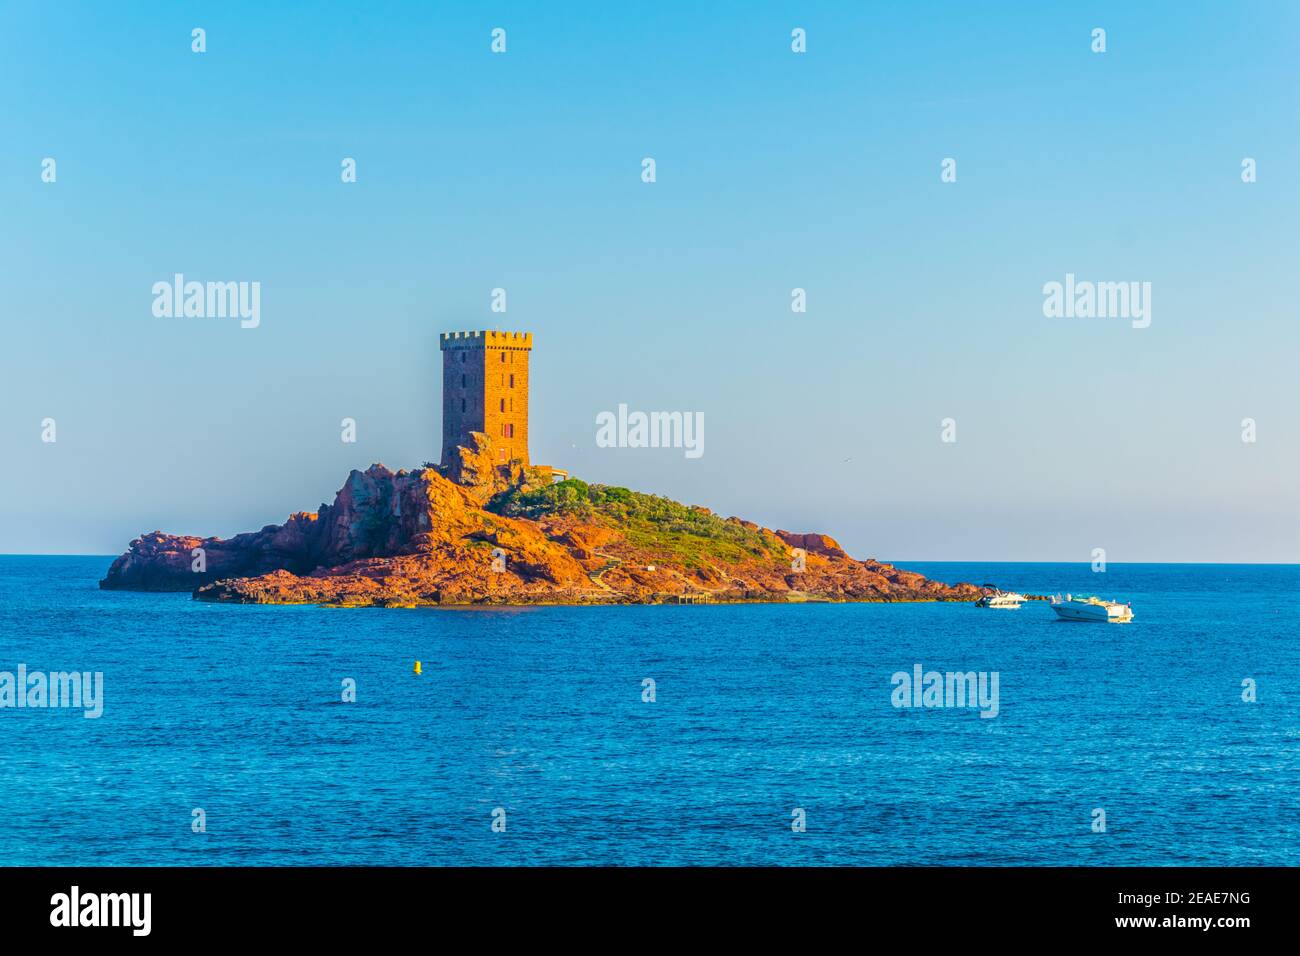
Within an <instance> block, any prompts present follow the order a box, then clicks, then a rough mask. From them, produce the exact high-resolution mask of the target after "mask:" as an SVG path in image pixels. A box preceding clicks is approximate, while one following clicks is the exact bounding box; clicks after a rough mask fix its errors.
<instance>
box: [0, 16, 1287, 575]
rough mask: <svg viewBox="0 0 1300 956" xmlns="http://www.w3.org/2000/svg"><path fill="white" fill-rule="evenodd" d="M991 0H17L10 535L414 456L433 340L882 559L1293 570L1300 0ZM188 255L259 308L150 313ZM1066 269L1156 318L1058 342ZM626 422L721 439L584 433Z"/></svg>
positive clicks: (636, 452)
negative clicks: (1143, 289)
mask: <svg viewBox="0 0 1300 956" xmlns="http://www.w3.org/2000/svg"><path fill="white" fill-rule="evenodd" d="M1002 6H1003V7H1004V9H1003V10H1002V11H1000V12H999V11H997V10H994V9H991V5H987V4H975V3H958V2H951V3H931V4H913V3H908V4H894V3H889V4H886V3H871V4H857V3H855V4H849V3H827V4H810V3H740V2H736V3H719V4H694V3H680V4H677V3H654V4H635V5H634V4H612V3H566V4H545V5H544V4H537V3H526V4H517V5H516V4H496V3H494V4H479V3H474V4H469V3H463V4H446V3H440V4H430V3H384V4H380V3H374V4H371V3H346V4H344V3H339V4H328V3H326V4H307V3H302V4H263V3H221V4H198V3H194V4H189V3H170V2H169V3H139V4H129V5H128V4H104V3H95V4H91V3H87V4H69V3H46V2H29V3H22V2H10V3H6V4H4V5H3V6H0V90H3V93H0V258H2V259H3V263H4V265H3V269H0V310H2V314H3V347H0V448H2V449H3V456H4V457H3V467H0V552H48V553H102V554H110V553H117V552H120V551H122V550H124V549H125V547H126V545H127V543H128V542H129V541H130V539H131V538H132V537H134V536H135V535H137V534H139V533H140V532H142V531H148V530H152V529H155V528H160V529H162V530H166V531H173V532H188V533H201V534H220V535H223V536H225V535H230V534H233V533H236V532H239V531H243V530H255V529H257V528H259V527H261V526H262V525H264V524H268V523H271V522H279V521H282V520H283V519H284V517H285V516H286V515H287V514H288V513H290V512H292V511H296V510H304V509H306V510H311V509H314V508H316V507H317V505H318V504H319V503H320V502H322V501H327V500H332V498H333V494H334V492H335V491H336V490H337V488H338V487H339V486H340V485H341V484H342V482H343V480H344V478H345V477H346V474H347V472H348V470H349V469H351V468H364V467H366V466H367V465H368V464H370V463H371V462H374V461H383V462H384V463H386V464H388V465H389V466H390V467H393V468H398V467H412V466H418V465H419V464H420V463H421V462H423V461H425V460H427V459H432V458H436V457H437V454H438V448H439V441H440V438H439V435H440V383H441V364H440V359H439V353H438V347H437V334H438V332H440V331H444V330H457V329H476V328H477V329H483V328H505V329H521V330H527V331H531V332H532V333H533V334H534V336H535V350H534V353H533V357H532V418H531V430H532V443H531V444H532V456H533V459H534V461H536V462H541V463H549V464H554V465H558V466H560V467H565V468H568V469H569V470H571V471H572V472H573V473H574V474H575V475H577V476H579V477H582V478H585V479H588V480H591V481H599V482H606V483H613V484H622V485H627V486H630V487H633V488H637V489H640V490H644V491H652V492H656V493H661V494H666V495H669V496H671V497H674V498H677V499H680V500H684V501H687V502H691V503H699V504H704V505H707V506H709V507H711V508H713V509H715V510H717V511H719V512H721V513H723V514H738V515H741V516H744V517H747V518H751V519H753V520H756V521H759V522H761V523H763V524H766V525H768V526H771V527H779V528H785V529H789V530H794V531H822V532H826V533H829V534H832V535H834V536H836V537H837V538H839V539H840V540H841V542H842V543H843V544H844V545H845V546H846V547H847V548H848V549H849V551H850V552H851V553H853V554H854V555H856V556H859V557H866V556H876V557H880V558H892V559H895V560H907V559H912V560H924V559H936V560H1069V561H1074V560H1078V561H1087V560H1089V558H1090V554H1091V550H1092V549H1093V548H1095V547H1104V548H1106V550H1107V554H1108V558H1109V560H1111V561H1118V562H1122V561H1292V562H1293V561H1300V482H1297V480H1296V475H1297V470H1298V469H1297V466H1300V421H1298V420H1297V412H1300V401H1297V398H1298V397H1300V384H1297V383H1298V380H1300V375H1298V374H1297V365H1298V364H1300V363H1298V362H1297V357H1298V356H1300V324H1298V322H1297V319H1298V318H1300V315H1297V312H1298V310H1300V305H1298V300H1297V296H1296V294H1295V285H1294V284H1295V281H1296V274H1297V268H1296V267H1297V252H1298V251H1300V248H1298V247H1300V240H1298V239H1297V234H1298V233H1297V221H1298V218H1300V217H1298V216H1297V213H1298V212H1300V190H1297V180H1296V170H1297V167H1298V165H1300V123H1298V120H1300V95H1298V93H1300V84H1298V83H1297V68H1298V64H1300V7H1298V6H1297V5H1295V4H1293V3H1288V2H1250V3H1227V2H1224V3H1216V4H1206V3H1187V2H1179V3H1172V2H1171V3H1142V4H1132V3H1112V4H1106V3H1095V4H1094V3H1087V4H1085V3H1078V4H1064V3H1035V4H1025V3H1015V4H1012V3H1007V4H1003V5H1002ZM705 7H707V9H701V8H705ZM195 27H202V28H204V29H205V30H206V32H207V36H206V38H207V52H206V53H202V54H197V53H194V52H192V51H191V30H192V29H193V28H195ZM494 27H502V28H504V29H505V30H506V31H507V33H506V36H507V52H506V53H505V54H493V53H492V52H491V50H490V43H491V35H490V34H491V31H492V29H493V28H494ZM795 27H802V28H804V29H805V30H806V31H807V52H806V53H804V54H796V53H793V52H792V51H791V47H790V44H791V30H792V29H794V28H795ZM1095 27H1102V28H1104V29H1105V30H1106V31H1107V32H1106V47H1107V49H1106V52H1105V53H1094V52H1093V51H1092V49H1091V47H1092V37H1091V33H1092V30H1093V29H1094V28H1095ZM46 157H50V158H53V159H55V160H56V163H57V166H56V174H57V179H56V181H55V182H53V183H47V182H42V160H43V159H45V158H46ZM345 157H353V158H355V159H356V162H357V182H356V183H343V182H342V181H341V177H340V164H341V161H342V160H343V158H345ZM645 157H653V158H654V160H655V161H656V175H657V181H656V182H654V183H653V184H647V183H644V182H642V178H641V172H642V159H643V158H645ZM948 157H951V158H954V159H956V161H957V181H956V182H953V183H943V182H941V181H940V171H941V165H940V164H941V162H942V161H943V160H944V159H945V158H948ZM1246 157H1250V158H1254V159H1255V160H1256V163H1257V176H1258V181H1257V182H1254V183H1250V184H1247V183H1243V182H1242V177H1241V172H1242V165H1241V164H1242V160H1243V159H1244V158H1246ZM177 272H181V273H184V274H185V276H186V277H187V278H190V279H197V280H200V281H209V280H211V281H227V280H229V281H240V280H243V281H258V282H260V283H261V324H260V326H259V327H258V328H256V329H241V328H240V327H239V325H238V323H237V322H235V321H231V320H222V319H197V318H189V319H185V318H177V319H168V318H156V317H155V316H154V315H153V313H152V308H151V307H152V304H153V295H152V292H151V288H152V286H153V284H154V283H155V282H158V281H168V280H170V278H171V277H172V275H173V274H174V273H177ZM1066 273H1074V274H1076V275H1077V276H1078V277H1079V278H1080V279H1081V280H1083V279H1089V280H1094V281H1144V282H1150V283H1151V285H1152V296H1151V319H1152V321H1151V325H1150V327H1149V328H1145V329H1134V328H1132V327H1131V323H1130V322H1129V321H1127V320H1125V319H1114V318H1112V319H1078V318H1073V319H1066V318H1047V317H1045V316H1044V314H1043V291H1042V289H1043V285H1044V284H1045V283H1047V282H1051V281H1064V278H1065V275H1066ZM496 287H502V288H505V289H506V290H507V296H508V298H507V303H508V312H507V313H506V314H505V315H498V314H493V313H492V312H491V311H490V294H491V290H492V289H493V288H496ZM796 287H801V288H804V289H806V290H807V302H808V308H807V312H806V313H794V312H792V311H791V307H790V303H791V290H792V289H793V288H796ZM619 403H626V404H628V405H629V406H630V407H631V408H632V409H641V410H646V411H652V410H682V411H698V412H702V413H703V414H704V418H705V453H704V455H703V456H702V457H700V458H698V459H688V458H686V457H685V456H684V455H683V454H682V452H681V451H680V450H672V449H668V450H663V449H619V448H598V447H597V445H596V441H595V437H596V426H595V418H596V415H597V414H598V413H599V412H601V411H605V410H614V409H616V408H617V406H618V404H619ZM344 417H351V418H354V419H356V421H357V424H358V440H357V442H356V443H355V444H345V443H343V442H341V441H340V421H341V420H342V419H343V418H344ZM1247 417H1249V418H1253V419H1255V420H1256V422H1257V441H1255V442H1254V443H1246V442H1243V441H1242V426H1241V422H1242V419H1244V418H1247ZM46 418H53V419H54V420H55V422H56V428H57V432H56V437H57V440H56V441H55V442H54V443H48V442H43V441H42V440H41V438H42V426H41V423H42V420H43V419H46ZM945 418H952V419H954V420H955V421H956V437H957V440H956V442H953V443H944V442H942V441H941V422H942V421H943V419H945Z"/></svg>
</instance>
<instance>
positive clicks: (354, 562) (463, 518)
mask: <svg viewBox="0 0 1300 956" xmlns="http://www.w3.org/2000/svg"><path fill="white" fill-rule="evenodd" d="M441 349H442V354H443V381H442V392H443V394H442V416H443V418H442V462H441V463H440V464H438V465H433V464H426V465H425V466H424V467H423V468H420V469H417V470H415V471H404V470H403V471H398V472H393V471H390V470H389V469H388V468H385V467H384V466H383V465H372V466H371V467H370V468H368V469H367V470H366V471H353V472H352V473H351V474H350V475H349V476H348V480H347V481H346V482H345V483H344V485H343V487H342V488H341V489H340V490H339V492H338V494H337V495H336V496H335V498H334V503H333V504H331V505H326V504H322V505H321V506H320V509H319V510H317V511H315V512H299V513H297V514H294V515H291V516H290V517H289V520H288V521H286V522H285V523H284V524H282V525H267V526H266V527H264V528H263V529H262V530H261V531H254V532H250V533H248V534H240V535H236V536H235V537H233V538H230V539H228V540H223V539H221V538H198V537H192V536H187V535H173V534H163V533H162V532H161V531H155V532H153V533H152V534H146V535H142V536H141V537H139V538H137V539H136V540H134V541H132V542H131V545H130V550H128V551H127V552H126V554H123V555H122V556H121V557H119V558H118V559H117V560H115V561H114V562H113V565H112V567H110V568H109V569H108V575H107V576H106V577H105V578H104V580H102V581H101V582H100V583H99V586H100V587H101V588H105V589H116V590H136V591H191V592H193V595H194V597H195V598H196V599H198V600H200V601H227V602H236V603H255V604H306V603H318V604H327V605H341V606H349V607H367V606H383V607H412V606H416V605H439V604H446V605H471V604H631V603H637V604H647V603H667V602H681V603H696V602H706V601H708V602H712V601H719V602H739V601H809V600H816V601H973V600H975V599H977V598H978V597H979V596H980V595H981V594H982V593H983V591H982V590H981V589H980V588H977V587H974V586H973V585H970V584H958V585H955V586H951V587H950V586H948V585H946V584H940V583H938V582H936V581H930V580H927V579H926V578H925V577H923V576H922V575H920V574H914V573H912V572H909V571H903V570H900V569H899V568H896V567H894V566H893V565H890V564H882V563H880V562H878V561H874V560H867V561H856V560H854V559H853V558H851V557H849V556H848V554H846V553H845V552H844V550H843V549H842V548H841V547H840V546H839V545H838V544H836V543H835V541H834V539H832V538H829V537H827V536H826V535H822V534H794V533H791V532H789V531H773V530H770V529H768V528H762V527H759V526H758V525H757V524H754V523H753V522H750V521H742V520H741V519H740V518H722V517H719V516H718V515H715V514H714V513H713V512H711V511H710V510H709V509H707V508H701V507H692V506H687V505H682V504H679V503H677V502H675V501H671V500H669V499H667V498H661V497H658V496H655V495H648V494H642V493H640V492H636V491H630V490H628V489H627V488H612V487H608V486H605V485H593V484H587V483H586V482H583V481H578V480H576V479H572V478H569V477H568V474H567V473H566V472H563V471H559V470H558V469H554V468H548V467H545V466H533V465H531V464H530V463H529V456H528V376H529V368H528V365H529V362H528V359H529V353H530V352H531V351H532V335H531V334H530V333H527V332H500V331H482V332H450V333H444V334H443V335H442V337H441ZM674 424H676V426H678V427H680V425H681V420H680V416H678V418H677V419H676V421H675V422H674V420H673V417H672V416H671V415H668V416H664V417H662V418H661V419H659V420H658V422H657V423H651V424H650V427H651V428H652V429H658V430H656V431H655V432H654V434H653V435H652V436H650V438H651V440H652V441H653V445H652V447H673V445H672V442H673V441H674V439H675V438H677V439H679V438H680V436H679V435H678V436H674V434H673V432H672V428H673V426H674ZM489 435H490V436H492V437H489ZM660 441H662V442H663V445H662V446H661V445H660V444H659V443H660ZM556 479H563V480H560V481H556Z"/></svg>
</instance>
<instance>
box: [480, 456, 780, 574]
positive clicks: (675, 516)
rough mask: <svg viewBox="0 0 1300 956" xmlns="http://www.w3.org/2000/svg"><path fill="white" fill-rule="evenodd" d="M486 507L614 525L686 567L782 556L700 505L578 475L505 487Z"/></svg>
mask: <svg viewBox="0 0 1300 956" xmlns="http://www.w3.org/2000/svg"><path fill="white" fill-rule="evenodd" d="M489 508H490V509H491V510H492V511H496V512H498V513H500V514H503V515H507V516H508V517H512V518H530V519H532V520H537V519H538V518H543V517H546V516H547V515H568V516H572V517H575V518H578V519H580V520H583V521H588V522H590V523H592V524H600V525H606V526H608V527H614V528H617V529H619V530H620V531H622V532H623V533H624V535H625V536H626V537H627V540H628V543H630V544H632V545H633V546H635V547H637V548H642V549H645V550H646V551H649V552H652V553H657V554H659V555H661V556H662V557H663V558H664V559H668V558H672V559H674V560H676V561H678V562H679V563H681V564H683V565H685V566H687V567H695V566H698V565H699V564H701V563H702V561H703V560H709V561H717V560H721V561H725V562H728V563H730V562H736V561H744V560H752V559H754V558H760V559H766V558H772V557H778V556H780V557H784V555H785V549H784V546H783V545H780V544H779V543H775V542H773V540H772V539H771V538H769V537H767V536H765V535H763V534H762V533H761V532H759V531H755V530H753V529H751V528H746V527H743V526H742V525H740V524H737V523H736V522H734V521H726V520H724V519H723V518H719V517H718V516H717V515H715V514H712V513H710V512H707V511H705V510H703V509H700V508H691V507H688V506H686V505H684V504H681V503H680V502H677V501H673V500H672V499H670V498H663V497H661V496H659V495H646V494H642V493H641V492H639V491H631V490H629V489H627V488H613V487H610V486H608V485H589V484H587V483H586V482H585V481H581V480H579V479H577V478H569V479H567V480H565V481H561V482H557V483H556V484H553V485H545V486H543V487H540V488H534V489H532V490H530V491H524V490H522V489H519V488H516V489H514V490H512V491H508V492H504V493H502V494H500V495H498V496H497V497H496V498H494V499H493V500H492V503H491V504H490V505H489Z"/></svg>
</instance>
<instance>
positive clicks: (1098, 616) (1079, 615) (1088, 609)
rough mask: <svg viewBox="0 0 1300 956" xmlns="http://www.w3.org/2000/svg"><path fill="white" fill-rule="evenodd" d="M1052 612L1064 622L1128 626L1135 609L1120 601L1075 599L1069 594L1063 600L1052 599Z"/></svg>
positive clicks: (1088, 598)
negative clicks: (1089, 622) (1090, 622)
mask: <svg viewBox="0 0 1300 956" xmlns="http://www.w3.org/2000/svg"><path fill="white" fill-rule="evenodd" d="M1052 610H1053V611H1055V612H1056V616H1057V617H1059V618H1060V619H1061V620H1063V621H1092V622H1095V623H1099V624H1106V623H1110V624H1127V623H1128V622H1129V621H1131V620H1133V608H1132V607H1131V606H1129V605H1127V604H1121V603H1119V602H1118V601H1103V600H1102V599H1101V598H1099V597H1086V598H1083V597H1074V596H1072V595H1069V594H1067V595H1066V596H1065V600H1064V601H1062V600H1061V596H1060V595H1059V594H1058V595H1057V596H1056V597H1054V598H1052Z"/></svg>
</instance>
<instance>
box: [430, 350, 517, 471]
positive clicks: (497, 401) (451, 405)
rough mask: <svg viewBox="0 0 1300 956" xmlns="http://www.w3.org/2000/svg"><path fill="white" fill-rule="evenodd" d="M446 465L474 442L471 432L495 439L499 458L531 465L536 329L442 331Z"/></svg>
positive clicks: (443, 446)
mask: <svg viewBox="0 0 1300 956" xmlns="http://www.w3.org/2000/svg"><path fill="white" fill-rule="evenodd" d="M438 345H439V348H440V349H441V350H442V464H443V466H444V467H446V466H449V465H451V463H452V462H453V461H454V460H455V458H456V455H457V452H456V449H457V448H459V447H465V448H471V447H473V445H474V442H473V439H471V438H470V433H471V432H482V433H483V434H485V435H487V436H488V438H490V439H491V440H492V446H493V448H495V449H496V454H497V456H498V462H500V463H506V462H510V461H520V462H522V463H523V464H524V465H525V466H526V465H528V463H529V462H528V356H529V353H530V352H531V351H532V349H533V334H532V333H531V332H502V331H498V330H493V329H484V330H479V331H472V332H443V333H442V335H440V336H439V337H438Z"/></svg>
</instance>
